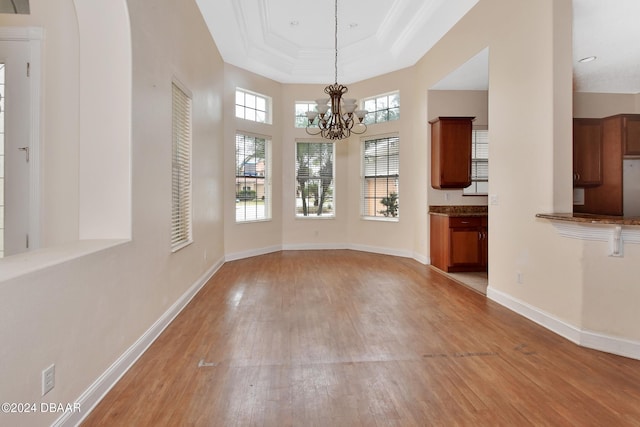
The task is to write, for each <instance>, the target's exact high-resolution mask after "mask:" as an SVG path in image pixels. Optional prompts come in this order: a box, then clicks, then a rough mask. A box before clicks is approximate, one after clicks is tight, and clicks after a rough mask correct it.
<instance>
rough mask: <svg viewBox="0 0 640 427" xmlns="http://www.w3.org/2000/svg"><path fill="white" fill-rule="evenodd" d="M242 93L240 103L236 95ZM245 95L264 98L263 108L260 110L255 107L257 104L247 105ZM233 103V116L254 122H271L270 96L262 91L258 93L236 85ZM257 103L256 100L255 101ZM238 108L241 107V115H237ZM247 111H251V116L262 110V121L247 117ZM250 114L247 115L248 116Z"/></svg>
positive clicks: (255, 115)
mask: <svg viewBox="0 0 640 427" xmlns="http://www.w3.org/2000/svg"><path fill="white" fill-rule="evenodd" d="M240 93H241V94H242V98H243V102H242V104H239V103H238V95H239V94H240ZM247 96H249V97H253V98H255V99H256V101H257V99H262V100H264V104H265V107H264V110H261V109H259V108H258V107H257V105H254V106H251V105H247V104H248V103H247ZM234 104H235V117H236V118H238V119H241V120H248V121H250V122H254V123H264V124H268V125H270V124H271V120H272V119H271V114H272V99H271V97H270V96H267V95H265V94H262V93H258V92H254V91H251V90H248V89H243V88H240V87H236V90H235V100H234ZM256 104H257V102H256ZM238 108H241V109H242V111H243V114H242V116H240V115H238V111H239V110H238ZM247 111H253V116H254V117H258V112H262V113H264V121H261V120H257V119H252V118H247ZM250 116H251V115H249V117H250Z"/></svg>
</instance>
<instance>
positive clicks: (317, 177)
mask: <svg viewBox="0 0 640 427" xmlns="http://www.w3.org/2000/svg"><path fill="white" fill-rule="evenodd" d="M301 144H307V145H308V146H310V145H324V146H331V162H332V165H331V184H330V191H331V193H330V199H329V200H328V202H327V203H331V205H332V207H331V214H329V215H325V214H323V215H317V212H309V211H308V214H307V215H304V212H303V213H301V214H299V213H298V200H299V199H300V200H302V199H303V197H302V194H301V195H300V196H298V193H299V192H300V191H301V189H300V181H299V173H298V172H299V161H300V157H299V152H298V147H299V146H300V145H301ZM294 150H295V152H294V161H295V166H294V174H295V176H294V181H295V197H294V217H295V218H296V219H323V220H327V219H335V218H336V168H335V160H336V144H335V142H333V141H326V140H317V139H316V140H313V139H304V140H296V143H295V146H294ZM309 153H310V150H307V155H309ZM318 168H319V169H318V173H317V175H314V176H313V177H312V178H309V180H320V181H322V172H320V170H321V169H322V166H319V167H318ZM310 176H311V175H310ZM323 193H324V192H323ZM316 195H317V196H319V195H318V194H317V193H316ZM319 197H321V196H319ZM309 198H310V197H309V196H307V199H309ZM301 203H302V204H303V206H304V202H301ZM318 203H319V204H320V201H319V202H318ZM307 204H308V200H307ZM303 206H301V208H302V209H304V207H303Z"/></svg>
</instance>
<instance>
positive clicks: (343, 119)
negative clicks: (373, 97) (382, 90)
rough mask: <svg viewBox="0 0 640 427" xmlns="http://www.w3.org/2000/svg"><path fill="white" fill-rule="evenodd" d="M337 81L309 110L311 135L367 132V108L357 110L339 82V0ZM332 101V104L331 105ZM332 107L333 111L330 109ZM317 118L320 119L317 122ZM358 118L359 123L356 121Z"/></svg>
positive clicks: (339, 136)
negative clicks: (311, 109)
mask: <svg viewBox="0 0 640 427" xmlns="http://www.w3.org/2000/svg"><path fill="white" fill-rule="evenodd" d="M334 41H335V52H336V54H335V83H334V84H332V85H329V86H327V87H325V88H324V93H326V94H327V95H329V98H321V99H316V100H315V101H316V104H317V105H316V110H317V111H308V112H307V119H308V120H309V124H308V125H307V129H306V130H307V133H308V134H309V135H322V137H323V138H326V139H345V138H349V136H351V133H354V134H357V135H360V134H363V133H364V132H366V130H367V125H366V124H364V123H362V121H363V120H364V117H365V116H366V115H367V112H368V111H367V110H356V108H358V106H357V105H356V102H357V101H356V100H355V99H349V98H345V99H342V95H344V94H345V93H347V92H348V90H349V89H347V87H346V86H343V85H341V84H338V0H335V37H334ZM329 102H331V105H329ZM329 108H331V111H329ZM316 118H317V119H318V120H317V122H316ZM356 118H357V120H358V121H357V123H356Z"/></svg>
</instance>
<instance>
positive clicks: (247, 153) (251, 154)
mask: <svg viewBox="0 0 640 427" xmlns="http://www.w3.org/2000/svg"><path fill="white" fill-rule="evenodd" d="M270 143H271V141H269V140H267V139H266V138H260V137H255V136H250V135H243V134H240V133H238V134H236V222H250V221H264V220H268V219H271V164H270V149H271V144H270Z"/></svg>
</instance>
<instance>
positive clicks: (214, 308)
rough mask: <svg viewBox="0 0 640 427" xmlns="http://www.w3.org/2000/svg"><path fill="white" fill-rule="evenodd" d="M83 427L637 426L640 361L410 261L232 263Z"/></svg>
mask: <svg viewBox="0 0 640 427" xmlns="http://www.w3.org/2000/svg"><path fill="white" fill-rule="evenodd" d="M84 425H85V426H100V425H104V426H189V425H192V426H323V427H324V426H425V425H428V426H432V425H433V426H454V425H459V426H640V361H636V360H631V359H627V358H623V357H618V356H613V355H609V354H605V353H601V352H597V351H593V350H588V349H585V348H581V347H578V346H576V345H574V344H572V343H570V342H569V341H567V340H565V339H563V338H561V337H559V336H557V335H555V334H553V333H551V332H549V331H547V330H545V329H543V328H542V327H540V326H538V325H536V324H534V323H532V322H530V321H528V320H526V319H524V318H522V317H520V316H518V315H517V314H514V313H512V312H510V311H508V310H507V309H505V308H503V307H501V306H499V305H497V304H495V303H493V302H491V301H489V300H487V299H486V298H485V297H484V296H482V295H480V294H479V293H478V292H475V291H472V290H470V289H468V288H466V287H464V286H460V285H454V283H453V282H452V281H450V279H448V278H447V277H446V276H444V275H442V274H440V273H437V272H435V271H433V270H431V267H428V266H423V265H421V264H419V263H417V262H415V261H413V260H409V259H405V258H397V257H391V256H385V255H377V254H368V253H362V252H356V251H346V250H344V251H343V250H336V251H290V252H277V253H272V254H268V255H263V256H258V257H254V258H250V259H244V260H239V261H233V262H228V263H226V264H225V265H224V266H223V267H222V268H221V269H220V270H219V272H218V273H217V274H216V275H215V276H214V277H213V278H212V279H211V281H210V282H209V283H208V284H207V285H206V286H205V287H204V288H203V290H202V291H201V292H200V293H199V294H198V295H197V296H196V297H195V298H194V300H193V301H192V302H191V303H190V304H189V305H188V306H187V307H186V309H185V310H184V311H183V312H182V313H181V314H180V315H179V316H178V317H177V318H176V320H175V321H174V322H173V323H172V324H171V325H170V326H169V327H168V328H167V330H166V331H165V332H164V333H163V334H162V335H161V336H160V337H159V338H158V340H157V341H156V342H155V343H154V344H153V345H152V346H151V347H150V348H149V350H148V351H147V352H146V353H145V354H144V355H143V356H142V357H141V358H140V359H139V361H138V362H137V363H136V364H135V365H134V366H133V367H132V368H131V370H130V371H129V372H128V373H127V374H126V375H125V376H124V377H123V378H122V379H121V381H120V382H119V383H118V384H117V385H116V386H115V387H114V388H113V389H112V390H111V391H110V392H109V393H108V394H107V396H106V397H105V398H104V400H103V401H102V402H101V403H100V404H99V405H98V406H97V407H96V408H95V410H94V411H93V412H92V413H91V414H89V416H88V417H87V419H86V420H85V422H84Z"/></svg>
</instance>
